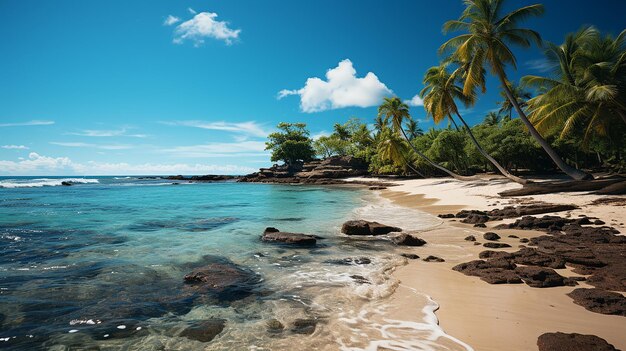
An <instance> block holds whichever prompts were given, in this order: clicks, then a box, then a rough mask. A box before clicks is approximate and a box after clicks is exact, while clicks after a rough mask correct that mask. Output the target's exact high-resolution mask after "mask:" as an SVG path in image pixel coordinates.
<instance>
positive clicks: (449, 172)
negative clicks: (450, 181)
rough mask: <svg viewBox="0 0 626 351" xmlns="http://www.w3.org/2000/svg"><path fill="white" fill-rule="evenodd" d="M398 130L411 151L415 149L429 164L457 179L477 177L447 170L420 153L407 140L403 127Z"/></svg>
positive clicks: (473, 178)
mask: <svg viewBox="0 0 626 351" xmlns="http://www.w3.org/2000/svg"><path fill="white" fill-rule="evenodd" d="M400 131H401V132H402V135H403V136H404V139H406V140H407V142H408V143H409V145H410V146H411V149H413V151H415V153H416V154H418V155H419V156H420V157H421V158H423V159H424V160H426V162H428V163H429V164H430V165H431V166H433V167H435V168H437V169H438V170H440V171H443V172H445V173H447V174H448V175H449V176H450V177H452V178H454V179H457V180H465V181H467V180H475V179H477V178H476V177H466V176H462V175H460V174H456V173H454V172H452V171H450V170H448V169H447V168H445V167H442V166H440V165H438V164H436V163H435V162H433V161H432V160H431V159H429V158H428V157H427V156H426V155H424V154H423V153H421V152H420V151H419V150H418V149H417V148H416V147H415V146H413V144H411V142H409V138H407V136H406V133H405V132H404V129H402V128H400Z"/></svg>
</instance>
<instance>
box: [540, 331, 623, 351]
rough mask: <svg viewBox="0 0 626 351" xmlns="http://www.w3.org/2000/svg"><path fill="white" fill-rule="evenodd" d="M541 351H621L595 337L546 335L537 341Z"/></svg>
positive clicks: (564, 334) (563, 334)
mask: <svg viewBox="0 0 626 351" xmlns="http://www.w3.org/2000/svg"><path fill="white" fill-rule="evenodd" d="M537 346H538V347H539V351H619V350H617V349H616V348H615V347H614V346H613V345H611V344H609V343H608V342H606V340H604V339H602V338H599V337H597V336H595V335H582V334H576V333H573V334H566V333H561V332H556V333H545V334H542V335H540V336H539V338H538V339H537Z"/></svg>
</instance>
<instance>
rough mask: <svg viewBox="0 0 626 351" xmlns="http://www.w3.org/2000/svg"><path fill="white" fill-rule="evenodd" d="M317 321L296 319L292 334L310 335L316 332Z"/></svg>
mask: <svg viewBox="0 0 626 351" xmlns="http://www.w3.org/2000/svg"><path fill="white" fill-rule="evenodd" d="M316 327H317V321H316V320H315V319H296V320H295V321H294V322H293V327H292V328H291V332H292V333H295V334H306V335H310V334H313V333H314V332H315V328H316Z"/></svg>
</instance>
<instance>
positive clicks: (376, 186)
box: [368, 185, 387, 190]
mask: <svg viewBox="0 0 626 351" xmlns="http://www.w3.org/2000/svg"><path fill="white" fill-rule="evenodd" d="M368 189H369V190H385V189H387V187H386V186H380V185H372V186H370V187H369V188H368Z"/></svg>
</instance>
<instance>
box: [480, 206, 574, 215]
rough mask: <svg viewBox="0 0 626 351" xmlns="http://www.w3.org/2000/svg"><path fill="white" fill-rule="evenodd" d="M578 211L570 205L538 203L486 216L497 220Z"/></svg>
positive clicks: (508, 207)
mask: <svg viewBox="0 0 626 351" xmlns="http://www.w3.org/2000/svg"><path fill="white" fill-rule="evenodd" d="M575 209H578V206H576V205H572V204H548V203H539V204H530V205H520V206H517V207H514V206H506V207H504V208H502V209H493V210H491V211H489V212H487V214H488V215H489V216H490V217H498V218H515V217H521V216H532V215H537V214H542V213H552V212H562V211H571V210H575Z"/></svg>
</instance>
